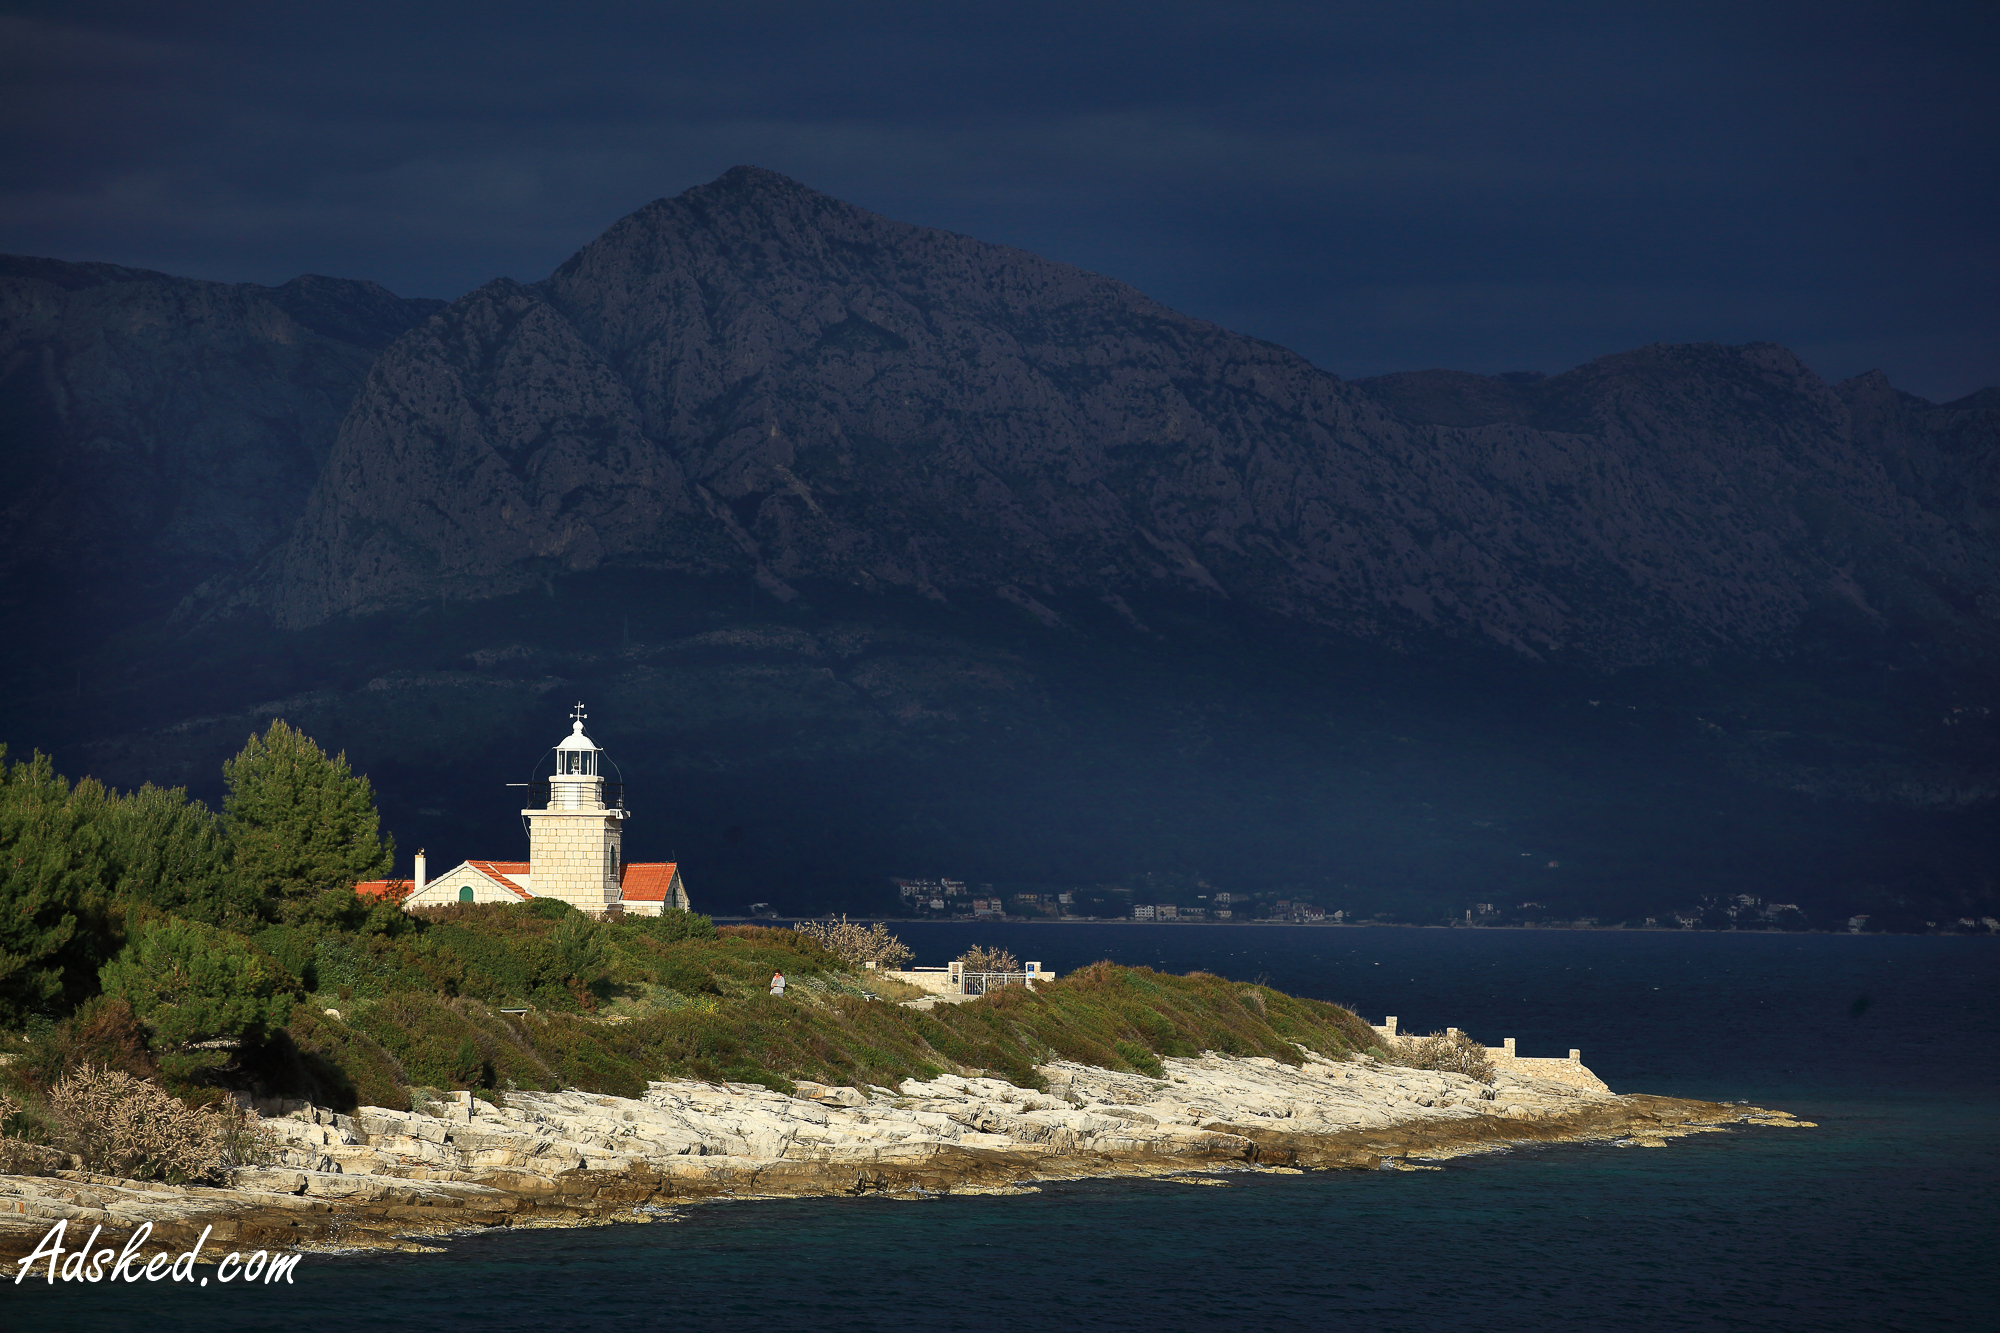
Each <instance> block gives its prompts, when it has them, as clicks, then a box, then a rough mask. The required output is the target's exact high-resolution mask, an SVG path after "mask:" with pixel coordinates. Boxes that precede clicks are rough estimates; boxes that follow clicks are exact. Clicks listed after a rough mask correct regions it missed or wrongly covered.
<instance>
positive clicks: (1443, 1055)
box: [1389, 1028, 1493, 1083]
mask: <svg viewBox="0 0 2000 1333" xmlns="http://www.w3.org/2000/svg"><path fill="white" fill-rule="evenodd" d="M1389 1063H1390V1064H1396V1065H1402V1066H1404V1067H1405V1068H1407V1069H1435V1070H1437V1071H1438V1072H1439V1073H1441V1074H1463V1075H1464V1076H1465V1077H1467V1078H1474V1079H1478V1080H1479V1081H1480V1082H1481V1083H1491V1082H1492V1081H1493V1061H1492V1060H1491V1059H1490V1058H1489V1057H1488V1056H1487V1054H1486V1048H1485V1047H1484V1046H1481V1045H1480V1044H1479V1043H1478V1042H1476V1041H1474V1040H1473V1039H1472V1038H1470V1037H1468V1036H1466V1035H1465V1034H1464V1033H1463V1032H1460V1031H1458V1030H1457V1029H1456V1028H1454V1029H1453V1030H1452V1031H1450V1032H1433V1033H1431V1035H1430V1036H1428V1037H1404V1038H1402V1039H1401V1040H1399V1041H1398V1042H1397V1043H1396V1049H1395V1050H1394V1051H1391V1052H1390V1053H1389Z"/></svg>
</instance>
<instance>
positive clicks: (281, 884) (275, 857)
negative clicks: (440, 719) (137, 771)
mask: <svg viewBox="0 0 2000 1333" xmlns="http://www.w3.org/2000/svg"><path fill="white" fill-rule="evenodd" d="M222 776H223V780H224V781H225V782H226V783H227V784H228V794H227V795H226V796H225V797H224V798H223V803H222V811H223V813H222V827H223V832H224V833H225V834H226V835H227V837H228V839H229V843H230V850H231V853H232V855H233V857H234V860H235V873H236V875H237V877H238V880H239V883H240V884H241V885H242V887H243V889H244V891H247V892H249V893H252V894H254V895H255V896H256V897H257V898H258V900H260V901H261V902H262V904H263V907H264V913H265V915H267V916H269V917H272V918H273V919H275V920H279V921H298V920H302V919H305V918H307V917H309V916H312V915H313V914H314V913H315V909H316V907H317V905H318V903H319V900H320V898H321V896H322V895H324V894H328V893H333V894H335V895H338V894H339V893H340V892H341V891H343V890H345V891H346V892H347V896H348V897H349V898H351V897H352V890H353V886H354V884H355V883H356V882H357V881H359V880H364V879H370V878H373V877H376V876H379V875H384V874H387V873H388V871H389V868H390V867H391V866H392V865H394V864H395V855H396V844H395V840H394V839H393V838H387V839H385V838H383V837H382V836H381V823H382V821H381V817H380V816H379V815H378V814H376V812H375V789H374V788H373V787H372V786H370V785H369V782H368V779H367V778H365V777H356V776H355V775H354V773H353V772H352V770H350V769H349V768H348V766H347V756H346V755H345V754H340V755H336V756H334V757H332V758H329V757H328V756H327V754H326V752H325V751H324V750H322V749H320V748H319V746H317V745H315V744H314V743H313V740H312V738H311V737H310V736H307V735H306V734H305V733H303V732H299V731H294V730H293V729H292V728H291V727H289V726H287V725H286V724H285V721H284V719H282V718H280V719H279V720H277V721H275V722H273V723H272V724H271V727H270V730H268V731H266V732H265V733H264V734H263V735H262V736H257V735H255V734H253V735H252V736H251V737H250V740H249V742H248V743H247V744H246V745H244V747H243V750H242V752H241V753H239V754H238V755H237V756H236V757H235V758H234V759H232V760H230V761H228V762H227V763H225V764H224V765H223V766H222Z"/></svg>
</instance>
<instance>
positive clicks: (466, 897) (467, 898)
mask: <svg viewBox="0 0 2000 1333" xmlns="http://www.w3.org/2000/svg"><path fill="white" fill-rule="evenodd" d="M458 900H459V901H460V902H462V903H469V902H471V901H472V886H471V885H470V884H461V885H459V886H458Z"/></svg>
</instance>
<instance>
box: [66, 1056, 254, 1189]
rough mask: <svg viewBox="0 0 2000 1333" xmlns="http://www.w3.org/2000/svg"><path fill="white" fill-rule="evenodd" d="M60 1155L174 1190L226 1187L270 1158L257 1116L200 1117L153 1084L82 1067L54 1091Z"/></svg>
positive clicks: (228, 1111)
mask: <svg viewBox="0 0 2000 1333" xmlns="http://www.w3.org/2000/svg"><path fill="white" fill-rule="evenodd" d="M48 1110H49V1117H50V1119H51V1121H52V1122H53V1127H54V1129H55V1131H56V1136H57V1139H58V1143H57V1145H56V1146H57V1147H59V1148H62V1149H64V1150H66V1151H68V1152H72V1153H75V1154H76V1155H77V1156H78V1157H80V1158H82V1159H83V1165H84V1169H85V1170H89V1171H98V1172H102V1173H103V1174H105V1175H113V1176H124V1177H126V1178H127V1179H130V1180H164V1181H166V1182H168V1183H169V1184H176V1185H178V1184H186V1183H200V1184H214V1183H219V1182H220V1181H221V1180H222V1178H223V1173H224V1172H225V1171H227V1170H228V1169H229V1168H230V1167H232V1166H241V1165H246V1164H248V1163H249V1162H250V1161H255V1160H261V1159H263V1158H264V1157H266V1156H267V1155H268V1152H269V1138H268V1135H267V1134H266V1133H265V1131H263V1129H262V1128H261V1127H260V1126H259V1125H258V1124H257V1121H256V1117H255V1115H254V1114H251V1113H246V1112H243V1111H239V1110H237V1108H236V1107H235V1106H234V1105H233V1104H231V1105H228V1106H226V1107H216V1108H210V1109H208V1110H204V1111H197V1110H195V1109H194V1108H193V1107H191V1106H189V1105H187V1103H185V1102H183V1101H181V1100H180V1099H179V1098H177V1097H173V1096H170V1095H169V1094H167V1093H166V1092H165V1091H163V1090H162V1089H160V1088H159V1087H156V1086H155V1085H153V1084H151V1083H147V1082H144V1081H142V1080H140V1079H136V1078H133V1077H132V1076H131V1075H130V1074H121V1073H119V1072H118V1071H116V1070H113V1069H99V1068H98V1067H96V1066H95V1065H83V1066H82V1067H80V1068H78V1069H76V1070H73V1071H72V1072H71V1073H69V1074H68V1075H67V1076H66V1077H64V1079H63V1080H62V1082H60V1083H58V1084H56V1086H55V1087H53V1088H51V1089H50V1090H49V1096H48Z"/></svg>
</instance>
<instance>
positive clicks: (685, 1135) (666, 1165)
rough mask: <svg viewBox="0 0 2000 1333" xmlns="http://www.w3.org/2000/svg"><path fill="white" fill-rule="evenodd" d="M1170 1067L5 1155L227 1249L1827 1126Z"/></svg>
mask: <svg viewBox="0 0 2000 1333" xmlns="http://www.w3.org/2000/svg"><path fill="white" fill-rule="evenodd" d="M1162 1068H1163V1072H1164V1075H1165V1076H1164V1077H1162V1078H1150V1077H1147V1076H1144V1075H1138V1074H1130V1073H1121V1072H1116V1071H1112V1070H1106V1069H1099V1068H1095V1067H1093V1066H1087V1065H1076V1064H1069V1063H1063V1062H1058V1063H1053V1064H1049V1065H1044V1066H1041V1067H1040V1068H1039V1070H1038V1072H1039V1073H1040V1074H1041V1076H1042V1078H1043V1079H1044V1081H1045V1082H1046V1084H1047V1088H1048V1090H1047V1091H1046V1092H1041V1091H1036V1090H1032V1089H1027V1088H1018V1087H1014V1086H1013V1085H1010V1084H1006V1083H1002V1082H1000V1081H998V1080H995V1079H989V1078H982V1077H961V1076H957V1075H942V1076H940V1077H939V1078H936V1079H933V1080H930V1081H929V1082H919V1081H917V1080H905V1081H904V1082H903V1084H902V1085H901V1086H900V1087H898V1088H895V1089H889V1088H880V1087H875V1088H853V1087H831V1086H827V1085H822V1084H813V1083H800V1084H798V1085H796V1092H797V1094H798V1095H796V1096H787V1095H785V1094H782V1093H777V1092H772V1091H769V1090H767V1089H765V1088H762V1087H758V1086H756V1085H750V1084H721V1085H715V1084H704V1083H695V1082H688V1081H663V1082H657V1083H654V1084H652V1085H650V1086H649V1088H648V1090H647V1093H646V1095H645V1096H644V1097H641V1098H622V1097H612V1096H608V1095H600V1094H588V1093H577V1092H555V1093H525V1092H523V1093H513V1094H509V1095H508V1096H507V1097H506V1099H505V1101H506V1105H504V1106H501V1107H495V1106H493V1105H490V1104H488V1103H486V1102H483V1101H479V1100H477V1099H474V1098H473V1097H471V1095H470V1094H466V1093H460V1094H456V1095H455V1096H454V1097H453V1098H452V1099H451V1100H450V1101H447V1102H444V1103H441V1104H440V1103H433V1104H432V1105H431V1106H430V1107H429V1108H428V1110H429V1111H430V1112H431V1113H429V1114H418V1113H414V1112H404V1111H391V1110H384V1109H381V1108H376V1107H363V1108H360V1109H359V1110H358V1111H357V1112H356V1114H355V1115H353V1116H345V1115H338V1114H335V1113H333V1112H331V1111H327V1110H325V1109H323V1108H316V1107H310V1106H303V1105H287V1106H285V1107H282V1108H274V1109H280V1110H282V1112H283V1113H282V1114H279V1115H275V1116H273V1117H271V1118H269V1119H268V1120H267V1122H266V1123H267V1124H268V1125H270V1127H271V1128H272V1129H273V1131H274V1133H275V1134H276V1136H277V1137H278V1139H279V1141H280V1143H281V1144H282V1147H281V1148H280V1149H279V1150H278V1154H277V1157H278V1160H277V1162H276V1163H275V1164H273V1165H270V1166H265V1167H253V1168H239V1169H238V1170H237V1171H235V1172H234V1173H233V1177H232V1183H231V1184H230V1185H229V1186H228V1187H206V1186H169V1185H161V1184H155V1183H147V1182H137V1181H126V1180H117V1179H113V1178H110V1177H104V1176H95V1175H90V1174H87V1173H84V1172H73V1171H66V1172H60V1173H56V1174H54V1175H48V1176H0V1257H4V1258H5V1259H6V1260H8V1261H9V1262H11V1261H13V1260H16V1259H19V1258H21V1257H24V1256H25V1255H27V1254H28V1253H29V1252H30V1251H31V1250H32V1249H33V1248H34V1246H35V1244H36V1242H37V1241H38V1240H39V1239H40V1238H41V1237H42V1235H44V1234H45V1233H46V1232H47V1231H48V1229H49V1227H50V1226H51V1225H52V1224H53V1223H54V1222H55V1221H57V1220H59V1219H63V1218H68V1219H70V1225H71V1228H72V1229H75V1228H78V1227H97V1226H102V1227H103V1228H104V1229H105V1231H106V1232H107V1233H113V1234H117V1235H120V1236H121V1237H122V1235H123V1233H126V1232H129V1231H131V1230H132V1229H134V1228H136V1227H138V1226H140V1225H142V1224H143V1223H146V1222H151V1223H153V1226H154V1230H153V1233H152V1236H151V1238H150V1244H152V1245H157V1246H163V1247H166V1248H168V1249H175V1248H182V1247H186V1246H191V1245H192V1244H193V1243H194V1242H195V1240H196V1238H197V1237H198V1236H200V1235H201V1233H202V1232H203V1230H204V1228H212V1231H211V1234H210V1243H211V1244H214V1245H218V1246H220V1247H221V1250H218V1251H217V1254H220V1253H221V1251H222V1250H227V1249H231V1248H235V1249H244V1248H247V1247H251V1246H257V1247H261V1248H267V1249H271V1250H287V1251H294V1250H317V1251H341V1250H363V1249H370V1250H405V1251H424V1250H428V1249H434V1248H435V1247H434V1246H431V1245H428V1244H426V1241H427V1240H428V1239H435V1238H437V1237H440V1236H444V1235H449V1234H453V1233H461V1232H466V1231H477V1230H486V1229H491V1228H494V1227H517V1228H524V1229H532V1228H539V1227H574V1226H595V1225H606V1224H613V1223H646V1222H649V1221H652V1220H653V1219H654V1218H656V1217H657V1216H659V1215H660V1214H662V1213H663V1212H666V1211H669V1210H671V1209H673V1208H675V1207H679V1206H684V1205H688V1204H694V1203H701V1202H709V1201H721V1200H750V1199H762V1198H800V1197H815V1196H836V1195H839V1196H863V1195H866V1196H877V1197H881V1198H883V1199H886V1200H911V1201H914V1200H921V1199H926V1198H933V1197H938V1196H940V1195H947V1194H994V1193H1019V1192H1023V1191H1025V1190H1031V1189H1033V1188H1035V1187H1036V1185H1037V1184H1039V1183H1041V1182H1045V1181H1056V1180H1066V1179H1078V1178H1084V1177H1119V1176H1146V1177H1159V1176H1181V1175H1188V1176H1194V1175H1204V1176H1206V1175H1210V1174H1215V1173H1227V1172H1237V1171H1288V1172H1289V1171H1301V1170H1383V1169H1405V1170H1417V1169H1424V1167H1423V1165H1422V1164H1423V1163H1425V1162H1429V1161H1441V1160H1445V1159H1449V1158H1452V1157H1458V1156H1464V1155H1468V1154H1474V1153H1484V1152H1496V1151H1502V1150H1505V1149H1507V1148H1509V1147H1512V1146H1515V1145H1519V1144H1532V1143H1605V1144H1610V1143H1619V1144H1622V1145H1627V1146H1643V1147H1661V1146H1665V1145H1666V1144H1667V1143H1668V1142H1670V1141H1671V1140H1673V1139H1676V1138H1680V1137H1685V1136H1687V1135H1691V1134H1700V1133H1715V1132H1723V1131H1726V1130H1730V1129H1736V1128H1742V1127H1747V1126H1768V1127H1786V1128H1810V1127H1811V1123H1810V1122H1808V1121H1802V1120H1798V1119H1796V1118H1794V1117H1793V1116H1791V1115H1789V1114H1787V1113H1785V1112H1782V1111H1769V1110H1764V1109H1762V1108H1758V1107H1751V1106H1731V1105H1724V1104H1721V1103H1714V1102H1703V1101H1694V1100H1687V1099H1681V1098H1669V1097H1655V1096H1649V1095H1645V1094H1630V1095H1624V1096H1620V1095H1617V1094H1614V1093H1612V1092H1611V1091H1610V1090H1609V1089H1608V1088H1606V1087H1605V1086H1604V1085H1603V1083H1602V1082H1601V1081H1599V1080H1597V1079H1596V1078H1595V1076H1594V1075H1591V1074H1590V1073H1589V1071H1588V1070H1587V1069H1583V1068H1582V1067H1581V1066H1580V1065H1579V1066H1573V1067H1572V1069H1573V1070H1574V1071H1575V1072H1574V1073H1571V1074H1570V1075H1569V1076H1567V1077H1566V1078H1564V1079H1562V1080H1557V1079H1551V1078H1544V1077H1539V1076H1537V1075H1535V1074H1531V1073H1528V1072H1525V1071H1524V1070H1521V1069H1508V1068H1505V1067H1502V1068H1501V1069H1500V1070H1499V1071H1498V1072H1497V1073H1496V1076H1495V1081H1494V1083H1493V1084H1491V1085H1486V1084H1481V1083H1477V1082H1475V1081H1473V1080H1471V1079H1468V1078H1464V1077H1461V1076H1458V1075H1451V1074H1442V1073H1435V1072H1431V1071H1426V1070H1416V1069H1410V1068H1406V1067H1402V1066H1394V1065H1383V1064H1380V1063H1377V1062H1376V1061H1374V1060H1372V1059H1368V1058H1366V1057H1364V1058H1361V1059H1358V1060H1350V1061H1334V1060H1328V1059H1325V1058H1323V1057H1320V1056H1317V1055H1311V1054H1306V1055H1305V1056H1304V1058H1303V1061H1302V1063H1301V1064H1299V1065H1297V1066H1292V1065H1287V1064H1280V1063H1278V1062H1277V1061H1273V1060H1269V1059H1264V1058H1261V1057H1253V1058H1248V1059H1239V1058H1236V1057H1227V1056H1218V1055H1214V1054H1209V1055H1204V1056H1202V1057H1199V1058H1195V1059H1178V1058H1170V1059H1166V1060H1164V1061H1162Z"/></svg>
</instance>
